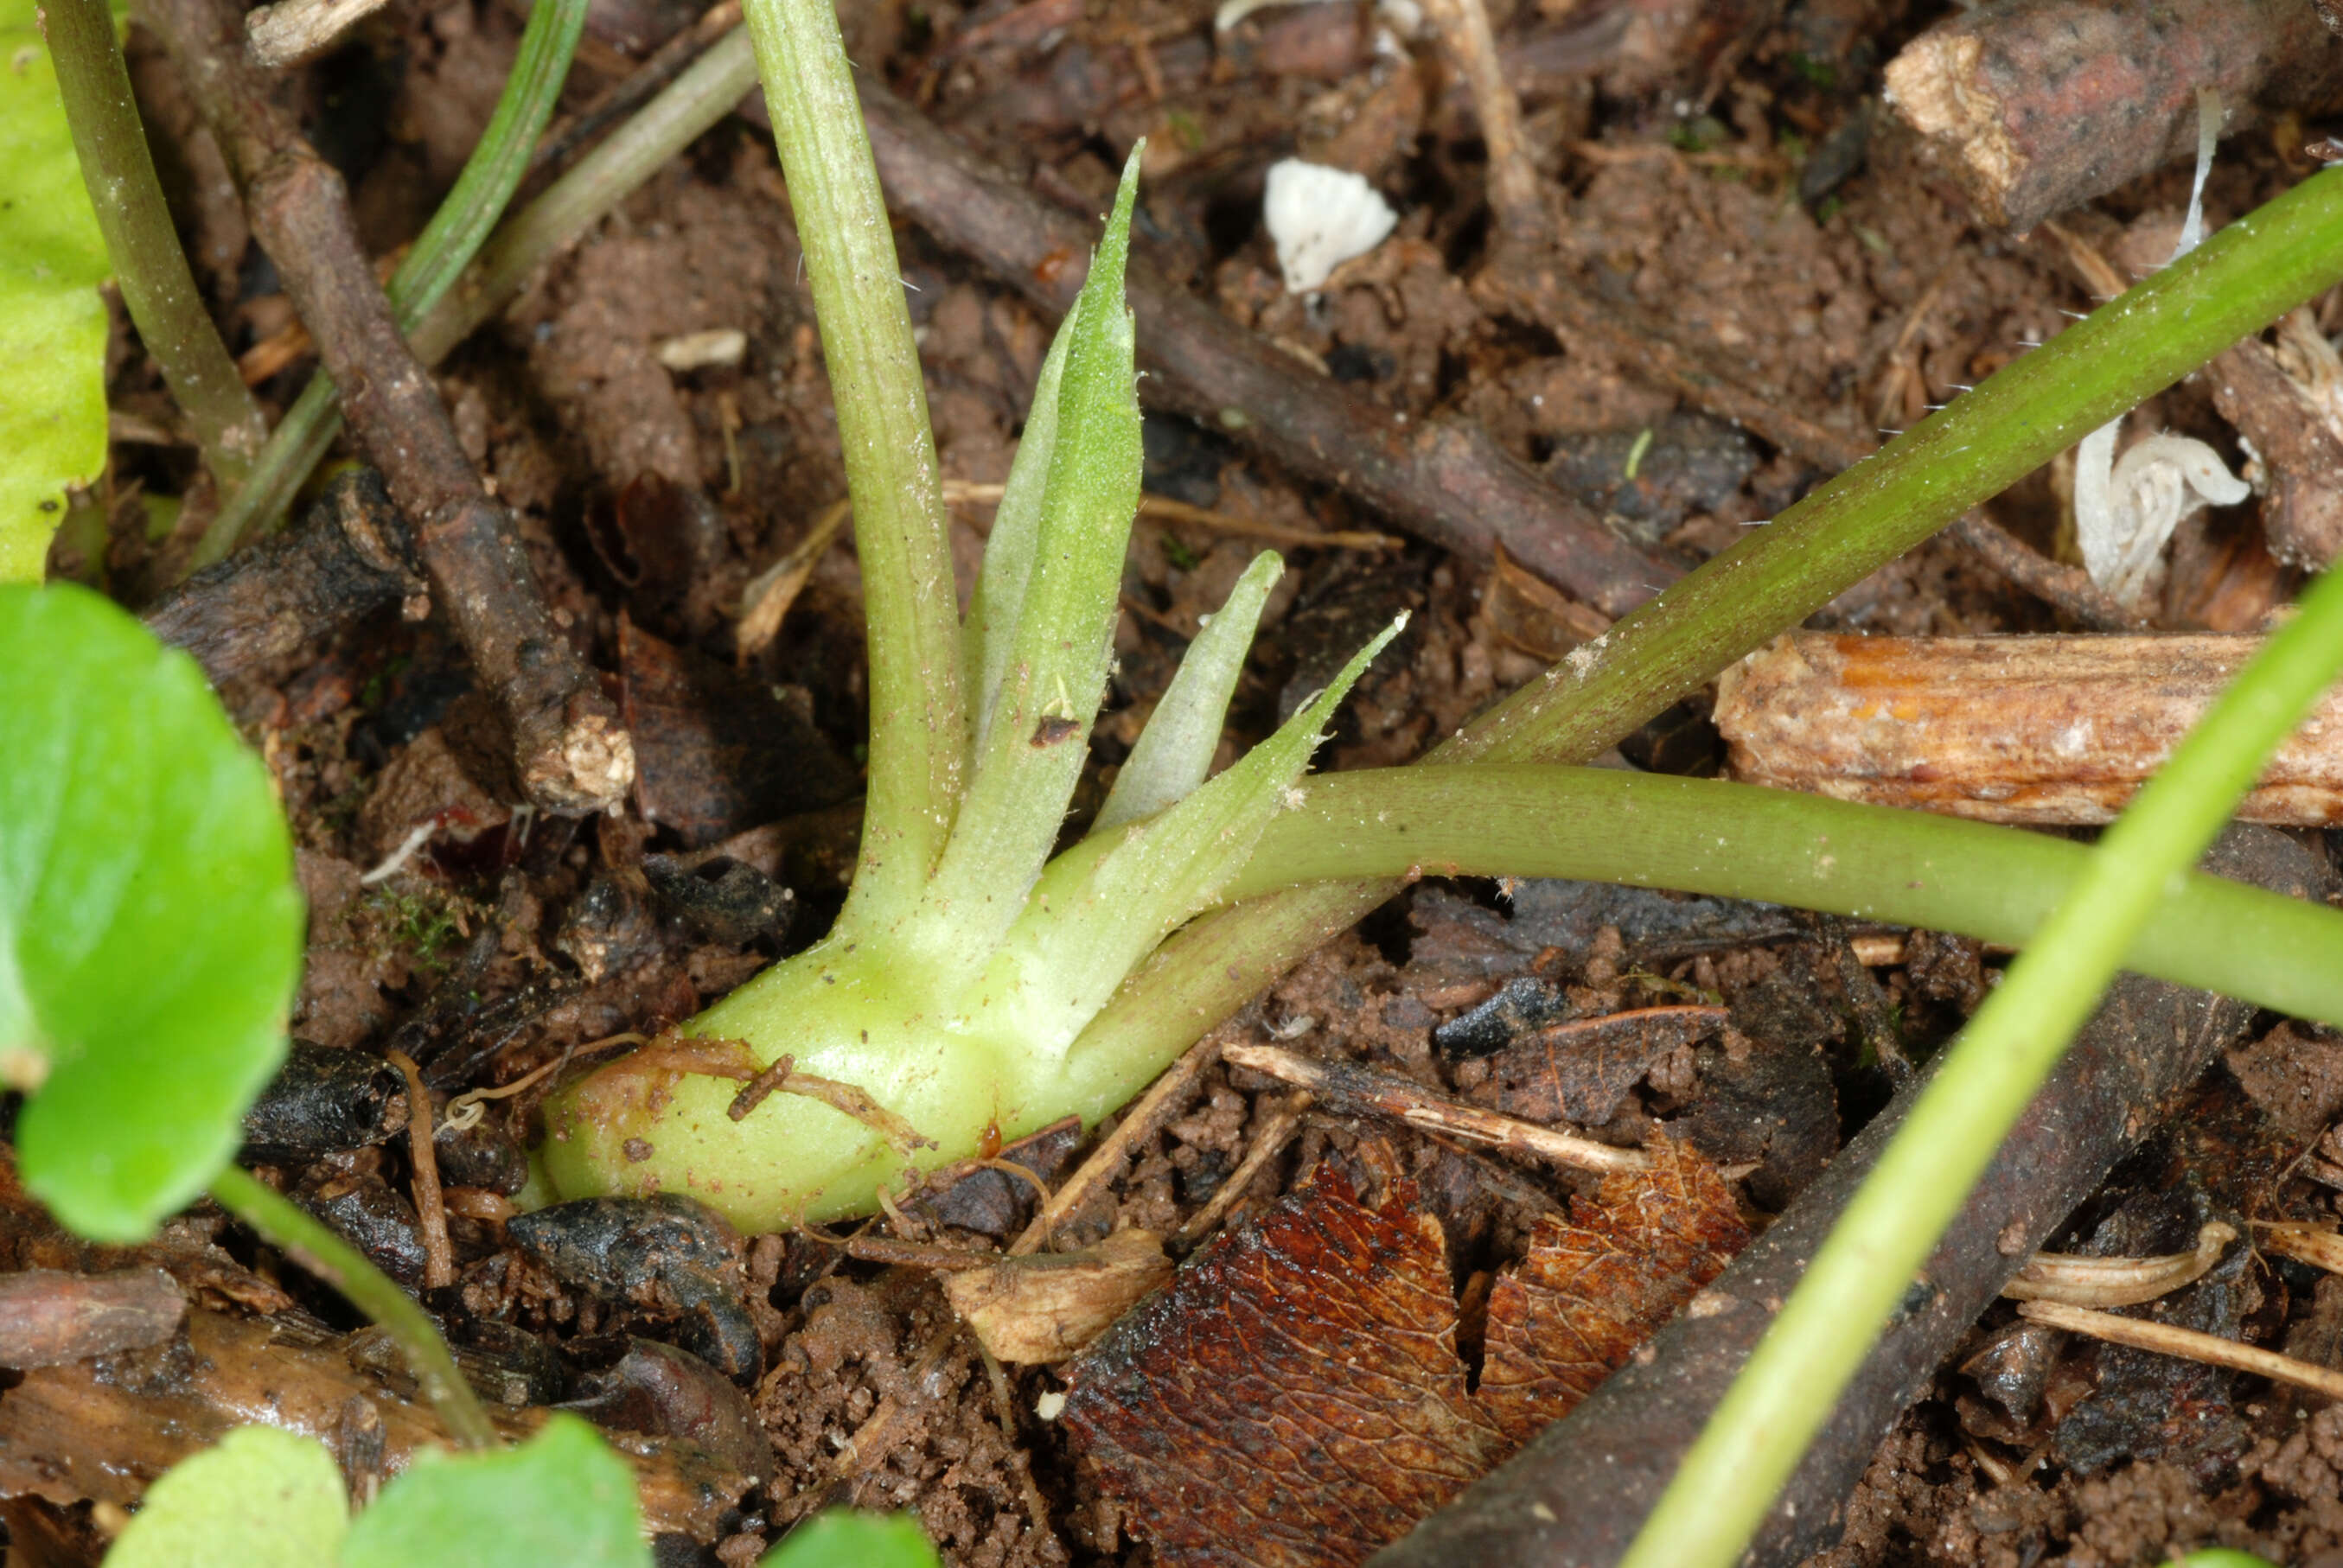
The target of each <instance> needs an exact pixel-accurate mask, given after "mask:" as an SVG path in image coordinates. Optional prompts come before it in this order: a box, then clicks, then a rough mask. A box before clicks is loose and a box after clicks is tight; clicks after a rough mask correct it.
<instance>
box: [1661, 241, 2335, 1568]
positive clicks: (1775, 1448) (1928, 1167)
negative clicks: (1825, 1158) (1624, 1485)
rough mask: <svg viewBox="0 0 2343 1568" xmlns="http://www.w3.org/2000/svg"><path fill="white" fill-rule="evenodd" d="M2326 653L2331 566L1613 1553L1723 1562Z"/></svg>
mask: <svg viewBox="0 0 2343 1568" xmlns="http://www.w3.org/2000/svg"><path fill="white" fill-rule="evenodd" d="M2200 254H2201V253H2200ZM2338 670H2343V574H2337V573H2329V574H2328V575H2327V576H2326V577H2323V578H2319V579H2318V581H2317V582H2316V583H2314V584H2313V585H2312V586H2311V588H2310V589H2309V591H2308V593H2306V594H2305V595H2304V596H2303V598H2302V599H2301V601H2300V605H2299V613H2298V615H2297V616H2296V617H2295V618H2293V619H2292V620H2290V621H2288V622H2287V623H2286V624H2285V625H2284V626H2282V627H2280V628H2278V631H2277V633H2276V634H2274V635H2273V636H2272V637H2271V638H2270V639H2269V641H2268V643H2266V644H2265V645H2264V646H2263V648H2262V649H2261V651H2260V652H2259V653H2258V654H2257V655H2255V657H2254V658H2253V660H2252V662H2251V663H2249V664H2247V666H2246V668H2245V669H2244V670H2243V671H2241V672H2240V673H2239V675H2238V677H2237V680H2236V681H2235V683H2233V684H2232V685H2231V687H2230V689H2228V690H2227V691H2226V692H2224V693H2223V694H2222V696H2221V698H2220V699H2219V700H2218V701H2217V702H2216V703H2215V704H2214V705H2213V708H2212V709H2211V710H2210V711H2209V712H2207V714H2206V716H2205V717H2204V719H2202V720H2201V721H2200V722H2199V723H2198V724H2197V727H2196V729H2192V730H2191V731H2190V732H2189V733H2188V735H2187V738H2186V739H2183V740H2182V741H2181V743H2180V745H2179V747H2178V749H2176V750H2175V751H2174V752H2173V755H2172V760H2171V761H2170V762H2168V763H2167V764H2166V765H2165V768H2164V769H2163V771H2162V772H2160V773H2158V774H2157V776H2156V777H2155V778H2154V779H2151V780H2149V782H2148V784H2147V788H2146V789H2142V790H2141V791H2140V793H2139V794H2138V796H2137V798H2136V799H2134V800H2133V801H2132V803H2131V806H2130V807H2129V809H2127V810H2126V811H2125V812H2124V814H2123V815H2122V816H2121V817H2119V818H2117V819H2116V822H2115V825H2114V826H2113V827H2111V828H2109V829H2107V834H2106V836H2105V837H2104V838H2103V839H2100V841H2099V844H2098V847H2097V849H2095V850H2093V851H2092V853H2091V855H2090V858H2089V860H2088V862H2087V864H2086V866H2085V867H2084V869H2083V873H2082V875H2081V877H2080V878H2079V879H2077V882H2076V883H2075V885H2074V887H2073V889H2072V890H2070V891H2069V892H2068V894H2067V895H2066V899H2065V900H2063V901H2061V902H2060V904H2059V905H2058V908H2057V910H2056V912H2054V913H2053V914H2052V915H2051V917H2050V919H2049V920H2048V921H2047V922H2046V923H2045V924H2044V926H2043V927H2042V929H2041V930H2040V931H2039V932H2037V933H2036V937H2035V940H2034V942H2033V944H2032V945H2031V946H2030V947H2028V948H2027V949H2026V951H2025V953H2023V954H2022V955H2021V956H2020V957H2019V958H2018V960H2017V961H2016V963H2015V964H2013V965H2011V966H2010V969H2009V970H2008V972H2007V974H2006V975H2005V976H2004V978H2003V980H2002V983H2001V985H2000V986H1999V987H1998V988H1997V989H1996V990H1994V992H1993V993H1992V994H1991V995H1990V996H1988V997H1987V998H1986V1003H1985V1006H1984V1007H1982V1008H1980V1009H1979V1010H1977V1013H1976V1017H1974V1018H1972V1019H1971V1020H1969V1025H1968V1027H1967V1028H1966V1030H1962V1032H1961V1035H1960V1038H1959V1039H1958V1040H1956V1041H1955V1042H1954V1044H1953V1047H1952V1049H1951V1050H1950V1051H1949V1052H1948V1053H1947V1054H1946V1059H1945V1063H1944V1066H1943V1067H1942V1068H1941V1069H1940V1070H1938V1071H1937V1073H1936V1076H1935V1077H1934V1078H1933V1079H1932V1080H1931V1081H1929V1084H1928V1087H1927V1088H1926V1090H1924V1091H1922V1092H1921V1095H1920V1098H1919V1100H1918V1101H1916V1102H1915V1103H1914V1105H1913V1107H1912V1111H1911V1113H1910V1115H1909V1116H1907V1117H1906V1120H1905V1124H1904V1127H1903V1129H1902V1130H1901V1131H1899V1132H1897V1134H1896V1137H1895V1139H1894V1141H1891V1142H1890V1143H1889V1144H1888V1146H1887V1148H1886V1150H1885V1151H1884V1152H1883V1153H1882V1154H1881V1155H1880V1159H1879V1164H1878V1165H1877V1167H1876V1168H1875V1170H1874V1171H1872V1173H1871V1175H1870V1176H1869V1177H1868V1178H1866V1179H1865V1181H1864V1183H1863V1185H1862V1186H1861V1187H1860V1188H1858V1189H1857V1190H1856V1191H1855V1196H1854V1198H1853V1199H1852V1200H1850V1201H1849V1202H1848V1204H1847V1207H1846V1211H1845V1214H1844V1215H1842V1216H1841V1217H1840V1220H1839V1221H1838V1223H1837V1225H1836V1226H1835V1227H1834V1228H1833V1229H1832V1231H1831V1233H1830V1235H1829V1237H1828V1238H1827V1239H1826V1240H1825V1241H1824V1242H1823V1245H1822V1247H1821V1248H1820V1249H1819V1250H1818V1251H1816V1252H1815V1259H1814V1261H1813V1263H1812V1264H1811V1265H1809V1266H1808V1268H1807V1270H1806V1273H1805V1278H1804V1279H1803V1280H1801V1281H1800V1282H1799V1284H1798V1288H1797V1289H1796V1290H1795V1291H1794V1292H1792V1293H1791V1296H1790V1300H1789V1302H1788V1303H1787V1304H1786V1305H1785V1306H1784V1308H1783V1309H1782V1312H1781V1314H1780V1315H1779V1316H1778V1317H1777V1318H1775V1322H1774V1325H1773V1327H1772V1328H1770V1329H1768V1330H1767V1331H1766V1333H1765V1338H1764V1339H1763V1340H1761V1341H1759V1342H1758V1345H1757V1348H1756V1349H1755V1351H1754V1352H1751V1354H1750V1358H1749V1362H1748V1364H1747V1365H1746V1366H1745V1367H1744V1368H1743V1369H1742V1372H1741V1375H1740V1377H1739V1378H1737V1379H1736V1380H1735V1382H1734V1384H1733V1387H1732V1388H1731V1389H1730V1390H1729V1391H1727V1392H1726V1394H1725V1398H1724V1400H1723V1401H1722V1402H1719V1404H1718V1405H1717V1408H1716V1411H1715V1414H1713V1415H1712V1416H1711V1417H1710V1418H1709V1422H1708V1424H1707V1426H1706V1427H1705V1428H1704V1429H1703V1430H1702V1432H1701V1435H1700V1437H1699V1439H1698V1440H1697V1441H1695V1442H1694V1444H1693V1446H1692V1448H1691V1449H1690V1450H1689V1451H1688V1452H1686V1453H1685V1455H1684V1463H1683V1465H1682V1466H1681V1467H1680V1468H1679V1469H1678V1470H1677V1472H1676V1474H1675V1477H1674V1480H1672V1481H1671V1482H1670V1483H1668V1489H1667V1491H1666V1492H1665V1493H1663V1494H1662V1496H1661V1499H1660V1502H1659V1504H1658V1506H1657V1507H1656V1508H1655V1509H1654V1512H1653V1514H1652V1517H1651V1519H1650V1521H1649V1522H1648V1523H1646V1524H1645V1525H1644V1531H1643V1533H1642V1534H1641V1535H1639V1536H1638V1537H1637V1538H1636V1540H1635V1543H1634V1546H1633V1547H1631V1548H1630V1549H1629V1551H1628V1553H1627V1555H1626V1556H1625V1557H1624V1559H1623V1560H1622V1568H1727V1565H1728V1564H1731V1563H1735V1562H1736V1561H1737V1560H1738V1559H1739V1558H1740V1556H1741V1553H1742V1551H1743V1550H1744V1548H1745V1546H1746V1545H1747V1544H1748V1542H1749V1539H1750V1537H1751V1535H1752V1534H1754V1533H1755V1530H1756V1527H1757V1524H1758V1522H1759V1521H1760V1520H1762V1519H1763V1518H1764V1517H1765V1512H1766V1510H1767V1509H1769V1508H1770V1507H1772V1506H1773V1503H1774V1499H1775V1496H1776V1495H1777V1494H1778V1493H1780V1491H1781V1488H1782V1486H1783V1484H1784V1483H1785V1482H1786V1481H1787V1480H1788V1479H1789V1477H1790V1474H1791V1473H1792V1472H1793V1471H1795V1469H1796V1468H1797V1465H1798V1462H1799V1461H1800V1460H1801V1459H1802V1458H1803V1457H1804V1456H1805V1451H1806V1447H1807V1444H1808V1443H1809V1442H1812V1441H1813V1438H1814V1435H1815V1432H1817V1431H1819V1430H1820V1429H1821V1427H1822V1424H1823V1422H1825V1420H1827V1419H1828V1418H1829V1415H1830V1412H1831V1408H1832V1406H1833V1405H1834V1404H1835V1403H1836V1402H1837V1400H1838V1395H1839V1392H1840V1391H1841V1390H1842V1389H1844V1388H1845V1386H1846V1382H1847V1380H1848V1379H1849V1378H1851V1377H1852V1376H1853V1375H1854V1374H1855V1369H1856V1368H1857V1367H1859V1366H1860V1365H1861V1364H1862V1362H1863V1359H1864V1357H1865V1355H1866V1354H1868V1353H1869V1352H1870V1348H1871V1342H1872V1341H1873V1340H1874V1339H1875V1337H1876V1336H1877V1334H1878V1332H1879V1331H1880V1329H1881V1328H1882V1327H1884V1326H1885V1323H1886V1322H1887V1320H1888V1317H1889V1315H1890V1314H1891V1313H1893V1312H1895V1311H1896V1304H1897V1303H1898V1302H1901V1301H1902V1300H1903V1298H1904V1296H1905V1293H1906V1292H1907V1291H1908V1290H1909V1289H1910V1287H1911V1284H1912V1282H1913V1279H1914V1277H1915V1275H1916V1273H1917V1272H1918V1271H1919V1269H1920V1266H1921V1264H1922V1263H1923V1262H1925V1261H1926V1260H1927V1256H1928V1254H1929V1252H1930V1251H1933V1250H1934V1249H1935V1247H1936V1241H1937V1239H1938V1238H1939V1237H1941V1236H1942V1235H1943V1234H1944V1232H1945V1228H1946V1226H1947V1225H1949V1224H1951V1223H1952V1221H1953V1219H1954V1216H1956V1214H1958V1213H1959V1211H1960V1209H1961V1206H1962V1204H1963V1203H1965V1202H1966V1201H1967V1199H1968V1194H1969V1190H1970V1188H1971V1187H1973V1186H1974V1185H1975V1184H1976V1180H1977V1178H1978V1177H1979V1176H1980V1175H1981V1174H1982V1173H1983V1172H1984V1171H1985V1168H1986V1164H1987V1163H1988V1162H1989V1161H1991V1160H1992V1158H1993V1155H1994V1151H1995V1150H1996V1148H1998V1147H1999V1145H2000V1143H2001V1140H2002V1138H2003V1137H2004V1135H2005V1134H2006V1133H2007V1132H2008V1131H2009V1129H2010V1127H2011V1126H2012V1125H2013V1124H2014V1123H2015V1122H2016V1120H2017V1118H2018V1117H2019V1116H2020V1115H2022V1114H2023V1113H2024V1111H2025V1110H2026V1102H2027V1101H2030V1100H2032V1099H2033V1097H2034V1094H2035V1091H2036V1090H2037V1089H2039V1088H2040V1087H2041V1085H2042V1081H2043V1080H2044V1079H2046V1078H2047V1077H2048V1076H2049V1074H2050V1070H2051V1069H2052V1068H2054V1067H2055V1066H2056V1065H2057V1061H2058V1059H2059V1057H2060V1056H2062V1055H2063V1054H2065V1052H2066V1044H2067V1042H2068V1041H2069V1040H2072V1039H2073V1038H2074V1035H2075V1031H2076V1030H2078V1029H2080V1028H2081V1027H2082V1025H2083V1022H2084V1020H2086V1019H2087V1018H2088V1017H2089V1016H2090V1012H2091V1010H2092V1008H2093V1007H2095V1006H2097V1002H2098V999H2099V993H2100V992H2101V991H2102V990H2105V989H2106V986H2107V981H2108V980H2109V979H2110V978H2112V977H2113V976H2114V974H2115V971H2116V970H2117V967H2118V966H2119V965H2121V964H2122V962H2123V960H2124V956H2125V953H2126V951H2127V950H2129V949H2130V948H2131V946H2132V943H2133V940H2134V939H2135V938H2136V937H2137V935H2138V934H2139V932H2140V930H2141V929H2142V928H2143V927H2145V926H2146V925H2147V922H2148V920H2150V919H2151V918H2152V917H2153V915H2154V913H2155V911H2156V910H2157V907H2158V906H2159V905H2160V904H2161V903H2163V902H2164V901H2165V900H2167V898H2168V897H2169V896H2170V894H2171V893H2172V891H2173V890H2174V889H2176V888H2177V886H2178V885H2179V883H2180V879H2182V877H2183V876H2184V874H2185V873H2186V872H2187V869H2188V867H2189V866H2190V865H2192V864H2193V863H2194V862H2195V861H2196V859H2197V856H2198V855H2200V854H2201V853H2203V852H2204V849H2205V848H2206V846H2207V845H2208V844H2210V843H2211V842H2212V839H2213V836H2214V835H2215V834H2216V833H2217V832H2219V831H2220V829H2221V824H2222V823H2223V822H2224V821H2225V820H2226V819H2227V817H2228V814H2229V812H2230V811H2231V810H2232V809H2234V808H2235V807H2236V805H2237V799H2238V798H2239V797H2240V796H2242V795H2243V794H2244V793H2245V792H2246V789H2247V788H2248V787H2249V786H2250V785H2251V784H2252V783H2253V781H2254V779H2255V778H2256V777H2257V776H2258V774H2259V773H2260V772H2261V770H2262V769H2263V767H2264V766H2265V765H2266V764H2267V763H2268V760H2269V758H2270V755H2271V753H2272V752H2274V751H2276V750H2277V749H2278V742H2279V741H2281V740H2283V739H2285V738H2286V735H2287V732H2288V730H2290V729H2293V728H2294V726H2295V725H2296V724H2298V722H2300V721H2301V719H2302V718H2303V716H2304V715H2305V714H2306V713H2308V711H2309V709H2310V706H2311V704H2312V703H2313V702H2314V701H2316V700H2317V699H2318V694H2319V693H2320V692H2321V691H2322V690H2323V689H2325V688H2326V687H2327V686H2328V684H2329V683H2330V682H2331V681H2333V680H2334V678H2335V677H2336V675H2337V672H2338ZM2207 934H2208V935H2209V934H2210V933H2207Z"/></svg>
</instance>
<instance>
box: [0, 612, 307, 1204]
mask: <svg viewBox="0 0 2343 1568" xmlns="http://www.w3.org/2000/svg"><path fill="white" fill-rule="evenodd" d="M0 737H5V744H0V1082H5V1083H6V1084H7V1085H8V1086H9V1087H14V1088H18V1089H23V1090H25V1091H28V1093H29V1096H30V1098H29V1100H28V1102H27V1103H26V1105H25V1110H24V1113H23V1115H22V1116H21V1117H20V1118H19V1120H18V1121H17V1127H16V1152H17V1161H18V1167H19V1170H20V1171H21V1172H22V1175H23V1178H24V1181H25V1186H26V1188H28V1189H29V1190H30V1191H32V1192H33V1194H34V1195H35V1197H37V1198H39V1199H40V1200H41V1201H43V1202H44V1203H46V1204H47V1205H48V1206H49V1208H50V1210H51V1211H52V1212H54V1213H55V1215H56V1217H57V1218H58V1219H59V1220H60V1221H63V1222H64V1223H65V1224H66V1225H67V1226H69V1227H71V1228H72V1229H73V1230H74V1231H77V1232H79V1233H80V1234H82V1235H84V1236H86V1237H88V1238H90V1239H92V1240H94V1241H109V1242H128V1241H139V1240H142V1239H144V1238H145V1237H146V1236H148V1235H150V1234H152V1233H153V1231H154V1229H155V1227H156V1224H157V1223H159V1222H160V1221H162V1220H163V1219H164V1218H165V1217H166V1216H167V1215H169V1214H171V1213H173V1212H175V1211H177V1210H179V1209H180V1208H182V1207H184V1206H185V1205H186V1203H188V1202H189V1201H192V1200H193V1199H194V1198H195V1197H196V1194H197V1193H199V1192H200V1191H202V1190H203V1188H204V1185H205V1183H206V1182H207V1181H210V1180H211V1178H212V1176H213V1174H214V1173H215V1172H216V1171H218V1170H219V1169H220V1168H221V1167H222V1166H223V1165H225V1164H226V1162H227V1161H228V1160H229V1159H230V1158H231V1157H233V1156H234V1154H235V1152H236V1146H237V1144H238V1142H239V1141H240V1138H241V1128H242V1121H243V1117H244V1113H245V1111H246V1108H248V1107H249V1106H250V1104H251V1103H252V1101H253V1098H254V1097H255V1096H256V1095H257V1094H258V1093H259V1092H260V1091H261V1089H262V1087H263V1086H265V1085H266V1083H267V1081H268V1080H269V1078H270V1077H271V1076H272V1075H273V1074H274V1073H275V1072H276V1070H277V1065H278V1064H279V1063H280V1062H281V1061H282V1060H284V1054H285V1022H286V1014H287V1007H288V1005H289V1003H290V1001H291V1000H292V996H293V988H294V984H295V981H296V980H297V977H298V975H299V973H300V964H301V951H302V939H303V918H302V907H301V898H300V893H299V890H298V889H297V885H296V883H295V880H294V876H293V849H292V843H291V839H290V838H289V837H288V835H287V831H286V827H285V820H284V818H283V816H282V814H281V813H280V812H279V811H278V809H277V799H276V794H275V791H274V790H273V789H271V788H270V783H269V778H268V774H267V771H266V769H265V768H264V767H263V765H262V763H261V760H260V759H259V758H258V757H256V756H255V755H254V754H253V753H252V752H251V750H250V749H247V748H246V746H245V745H244V743H243V741H242V740H240V739H238V738H237V736H236V731H235V729H233V728H232V727H231V726H230V724H229V723H228V719H227V715H226V713H225V712H223V711H222V710H221V708H220V705H219V701H218V699H216V697H214V696H213V694H212V691H211V688H210V687H209V686H208V685H207V684H206V681H205V679H204V676H203V672H202V671H201V670H200V669H198V668H196V663H195V661H194V660H193V659H191V658H188V657H187V656H186V654H184V653H181V652H179V651H178V650H176V649H175V648H166V647H164V646H163V644H162V643H161V642H159V641H158V640H156V638H155V637H154V635H153V634H152V633H150V632H148V631H147V630H146V628H145V627H143V626H141V625H140V624H139V623H138V622H137V621H136V619H135V618H132V617H131V616H130V615H129V614H128V613H126V611H124V610H123V609H122V608H119V607H118V606H116V605H115V604H113V603H112V602H111V601H109V600H107V599H106V598H101V597H99V596H98V595H96V594H94V593H91V592H90V591H88V590H87V589H85V588H76V587H74V586H72V585H70V584H61V585H58V586H56V587H54V588H28V587H25V586H23V585H19V584H5V585H0Z"/></svg>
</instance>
